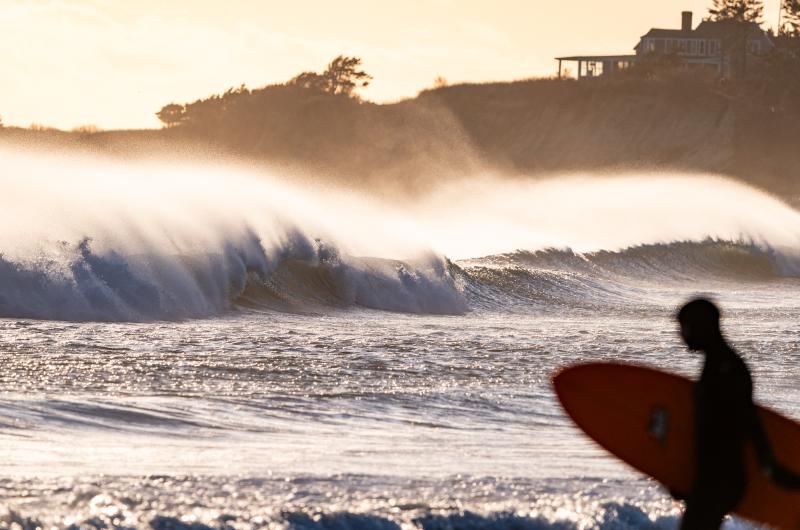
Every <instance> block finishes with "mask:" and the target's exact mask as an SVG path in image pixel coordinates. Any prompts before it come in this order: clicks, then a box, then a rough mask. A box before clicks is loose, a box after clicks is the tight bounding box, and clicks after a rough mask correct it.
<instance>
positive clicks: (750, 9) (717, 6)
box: [708, 0, 764, 24]
mask: <svg viewBox="0 0 800 530" xmlns="http://www.w3.org/2000/svg"><path fill="white" fill-rule="evenodd" d="M713 2H714V3H713V6H712V7H711V8H710V9H709V10H708V13H709V15H710V16H709V18H710V19H711V20H733V21H736V22H755V23H756V24H761V22H762V17H763V16H764V1H763V0H713Z"/></svg>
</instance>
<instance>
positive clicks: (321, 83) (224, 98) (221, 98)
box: [156, 55, 372, 127]
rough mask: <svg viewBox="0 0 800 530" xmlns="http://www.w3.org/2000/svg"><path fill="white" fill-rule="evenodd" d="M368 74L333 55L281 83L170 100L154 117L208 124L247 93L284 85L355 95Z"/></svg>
mask: <svg viewBox="0 0 800 530" xmlns="http://www.w3.org/2000/svg"><path fill="white" fill-rule="evenodd" d="M371 80H372V76H371V75H369V74H368V73H367V72H366V71H364V70H362V69H361V59H360V58H358V57H347V56H344V55H340V56H338V57H336V58H335V59H333V60H332V61H331V62H330V63H328V66H327V67H326V68H325V70H324V71H323V72H321V73H318V72H302V73H301V74H299V75H297V76H295V77H293V78H292V79H290V80H289V81H287V82H286V83H283V84H281V85H273V86H267V87H264V88H261V89H258V90H250V89H248V88H247V87H246V86H245V85H244V84H242V85H240V86H239V87H235V88H229V89H228V90H226V91H225V92H224V93H222V94H215V95H212V96H211V97H208V98H205V99H198V100H197V101H194V102H192V103H186V104H180V103H170V104H168V105H165V106H164V107H162V108H161V109H160V110H159V111H158V112H156V117H158V119H159V120H161V122H162V123H163V124H164V125H165V126H166V127H175V126H178V125H183V124H204V125H207V124H210V123H211V122H213V121H214V120H216V119H218V118H219V117H220V115H221V114H225V113H226V112H230V111H232V110H233V109H234V108H236V107H237V106H240V105H241V103H242V102H243V101H244V100H247V99H248V98H249V97H250V96H253V95H259V94H260V93H263V92H264V91H268V90H270V89H276V88H280V87H286V88H289V89H298V90H300V91H305V92H306V93H308V94H311V95H313V94H323V95H329V96H336V97H343V98H351V99H358V96H357V94H356V90H358V89H359V88H364V87H367V86H369V83H370V81H371Z"/></svg>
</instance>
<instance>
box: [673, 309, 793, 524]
mask: <svg viewBox="0 0 800 530" xmlns="http://www.w3.org/2000/svg"><path fill="white" fill-rule="evenodd" d="M677 318H678V322H679V324H680V328H681V336H682V337H683V340H684V342H686V345H687V346H688V348H689V349H690V350H693V351H698V352H700V353H702V354H703V355H704V356H705V364H704V365H703V372H702V375H701V376H700V379H699V381H698V382H697V383H696V384H695V388H694V399H695V405H694V407H695V414H694V422H695V449H696V460H695V481H694V485H693V487H692V490H691V491H690V492H689V494H688V495H687V496H686V497H685V500H686V511H685V512H684V515H683V519H682V521H681V529H682V530H698V529H702V530H709V529H717V528H719V527H720V525H721V524H722V520H723V518H724V517H725V514H727V513H728V512H730V511H733V510H734V509H735V508H736V506H737V505H738V504H739V502H740V501H741V500H742V498H743V496H744V493H745V490H746V488H747V470H746V466H745V460H744V448H745V445H746V444H747V443H748V442H752V443H753V446H754V447H755V450H756V455H757V457H758V463H759V466H760V468H761V471H762V472H763V473H764V474H766V475H767V476H768V477H769V478H770V479H771V480H772V481H773V482H775V483H776V484H778V485H779V486H781V487H784V488H788V489H800V476H798V475H796V474H794V473H793V472H791V471H790V470H788V469H787V468H785V467H784V466H782V465H781V464H780V463H778V462H776V461H775V458H774V457H773V454H772V448H771V447H770V443H769V439H768V437H767V434H766V432H765V430H764V427H763V425H762V423H761V419H760V417H759V415H758V411H757V409H756V406H755V404H754V403H753V382H752V378H751V377H750V371H749V369H748V368H747V365H746V364H745V362H744V361H743V360H742V358H741V357H739V355H738V354H737V353H736V351H734V350H733V348H731V347H730V346H729V345H728V343H727V342H726V341H725V338H724V337H723V336H722V332H721V330H720V327H719V320H720V312H719V310H718V309H717V307H716V306H715V305H714V304H713V303H712V302H710V301H709V300H706V299H704V298H697V299H694V300H692V301H690V302H689V303H687V304H686V305H684V306H683V307H682V308H681V310H680V311H679V312H678V315H677ZM673 496H676V497H678V498H680V497H681V496H680V495H676V494H675V493H674V492H673Z"/></svg>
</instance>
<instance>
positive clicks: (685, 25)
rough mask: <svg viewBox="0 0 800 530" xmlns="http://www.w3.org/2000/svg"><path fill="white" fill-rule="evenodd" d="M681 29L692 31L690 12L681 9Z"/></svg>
mask: <svg viewBox="0 0 800 530" xmlns="http://www.w3.org/2000/svg"><path fill="white" fill-rule="evenodd" d="M681 31H692V12H691V11H683V12H682V13H681Z"/></svg>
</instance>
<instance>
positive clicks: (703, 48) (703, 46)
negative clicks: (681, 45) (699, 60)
mask: <svg viewBox="0 0 800 530" xmlns="http://www.w3.org/2000/svg"><path fill="white" fill-rule="evenodd" d="M697 44H698V45H699V47H700V55H705V54H706V41H704V40H701V41H700V42H698V43H697Z"/></svg>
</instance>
